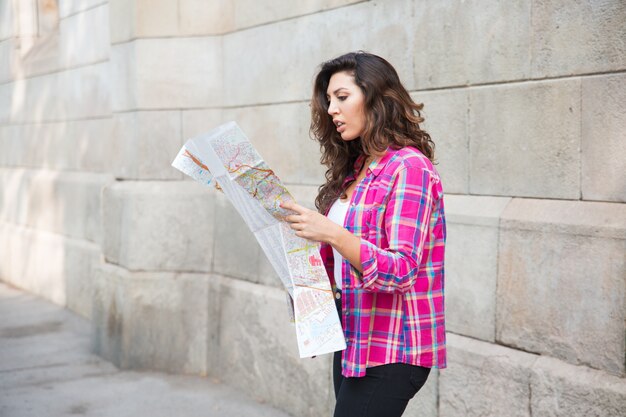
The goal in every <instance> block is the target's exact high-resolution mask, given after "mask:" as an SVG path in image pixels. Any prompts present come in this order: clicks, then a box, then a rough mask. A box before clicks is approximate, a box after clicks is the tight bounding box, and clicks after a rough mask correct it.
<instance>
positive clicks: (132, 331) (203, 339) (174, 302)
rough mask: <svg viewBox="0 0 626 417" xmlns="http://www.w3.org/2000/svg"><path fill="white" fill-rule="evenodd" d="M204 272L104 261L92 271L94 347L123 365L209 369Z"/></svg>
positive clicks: (211, 327)
mask: <svg viewBox="0 0 626 417" xmlns="http://www.w3.org/2000/svg"><path fill="white" fill-rule="evenodd" d="M208 280H209V278H208V276H207V275H203V274H191V273H166V272H130V271H128V270H126V269H124V268H120V267H117V266H114V265H110V264H105V265H103V266H102V267H101V268H99V269H98V270H97V271H96V277H95V280H94V292H93V294H94V296H93V313H92V347H93V350H94V352H95V353H97V354H99V355H101V356H103V357H104V358H105V359H107V360H109V361H112V362H113V363H114V364H115V365H116V366H118V367H120V368H122V369H149V370H159V371H166V372H178V373H194V374H200V375H206V374H207V357H209V355H210V354H216V353H217V352H208V348H209V345H208V344H207V340H209V337H210V335H211V334H212V332H215V331H216V329H217V327H218V323H217V322H216V321H215V317H211V316H210V315H209V311H210V309H209V305H208V301H209V283H208Z"/></svg>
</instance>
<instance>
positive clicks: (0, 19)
mask: <svg viewBox="0 0 626 417" xmlns="http://www.w3.org/2000/svg"><path fill="white" fill-rule="evenodd" d="M13 21H14V10H13V2H12V1H11V0H0V40H5V39H8V38H10V37H12V36H13V35H14V31H15V28H14V26H13Z"/></svg>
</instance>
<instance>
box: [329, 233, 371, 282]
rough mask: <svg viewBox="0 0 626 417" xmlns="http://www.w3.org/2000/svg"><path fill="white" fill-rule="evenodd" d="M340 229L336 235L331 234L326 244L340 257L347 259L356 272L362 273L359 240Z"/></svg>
mask: <svg viewBox="0 0 626 417" xmlns="http://www.w3.org/2000/svg"><path fill="white" fill-rule="evenodd" d="M338 229H339V228H338ZM340 229H341V230H338V231H337V233H334V234H333V236H332V237H331V239H330V240H329V242H328V243H330V245H331V246H332V247H333V248H335V249H336V250H337V252H339V253H340V254H341V256H343V257H344V258H345V259H347V260H348V262H350V264H352V266H353V267H355V268H356V269H357V271H359V272H363V264H362V263H361V239H360V238H358V237H356V236H355V235H353V234H352V233H350V232H349V231H348V230H346V229H344V228H343V227H340Z"/></svg>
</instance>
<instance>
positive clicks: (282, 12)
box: [182, 0, 362, 29]
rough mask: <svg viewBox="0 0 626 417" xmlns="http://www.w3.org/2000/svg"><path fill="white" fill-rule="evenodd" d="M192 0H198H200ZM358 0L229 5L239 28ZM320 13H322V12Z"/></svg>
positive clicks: (247, 0)
mask: <svg viewBox="0 0 626 417" xmlns="http://www.w3.org/2000/svg"><path fill="white" fill-rule="evenodd" d="M182 1H185V0H182ZM187 1H189V0H187ZM192 1H195V2H198V1H200V0H192ZM360 2H362V0H306V1H297V2H294V1H289V0H279V1H272V2H267V3H264V4H263V5H259V3H258V2H256V1H255V0H236V1H234V2H231V3H232V6H231V7H232V14H233V19H234V22H233V24H234V28H235V29H240V28H245V27H250V26H256V25H260V24H264V23H271V22H277V21H281V20H285V19H289V18H293V17H296V16H300V15H308V14H313V13H318V12H325V11H327V10H329V9H333V8H336V7H341V6H348V5H350V4H354V3H360ZM347 10H348V13H350V11H351V10H352V9H350V8H349V9H347ZM344 12H345V10H344ZM320 14H321V15H323V14H324V13H320Z"/></svg>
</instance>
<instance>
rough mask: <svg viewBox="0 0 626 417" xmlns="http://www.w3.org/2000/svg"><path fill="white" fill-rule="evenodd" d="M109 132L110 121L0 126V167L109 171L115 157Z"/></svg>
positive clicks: (112, 137) (110, 129) (115, 152)
mask: <svg viewBox="0 0 626 417" xmlns="http://www.w3.org/2000/svg"><path fill="white" fill-rule="evenodd" d="M112 130H113V120H112V119H111V118H103V119H93V120H89V119H87V120H77V121H63V122H52V123H28V124H15V125H5V126H0V165H2V166H9V167H29V168H45V169H51V170H70V171H87V172H111V171H112V170H113V166H114V165H115V164H116V163H117V162H116V159H118V158H119V153H118V149H119V147H118V146H112V144H111V142H112V141H113V142H115V141H116V140H119V139H118V137H117V136H115V137H114V136H113V135H112ZM68 150H70V151H68Z"/></svg>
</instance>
